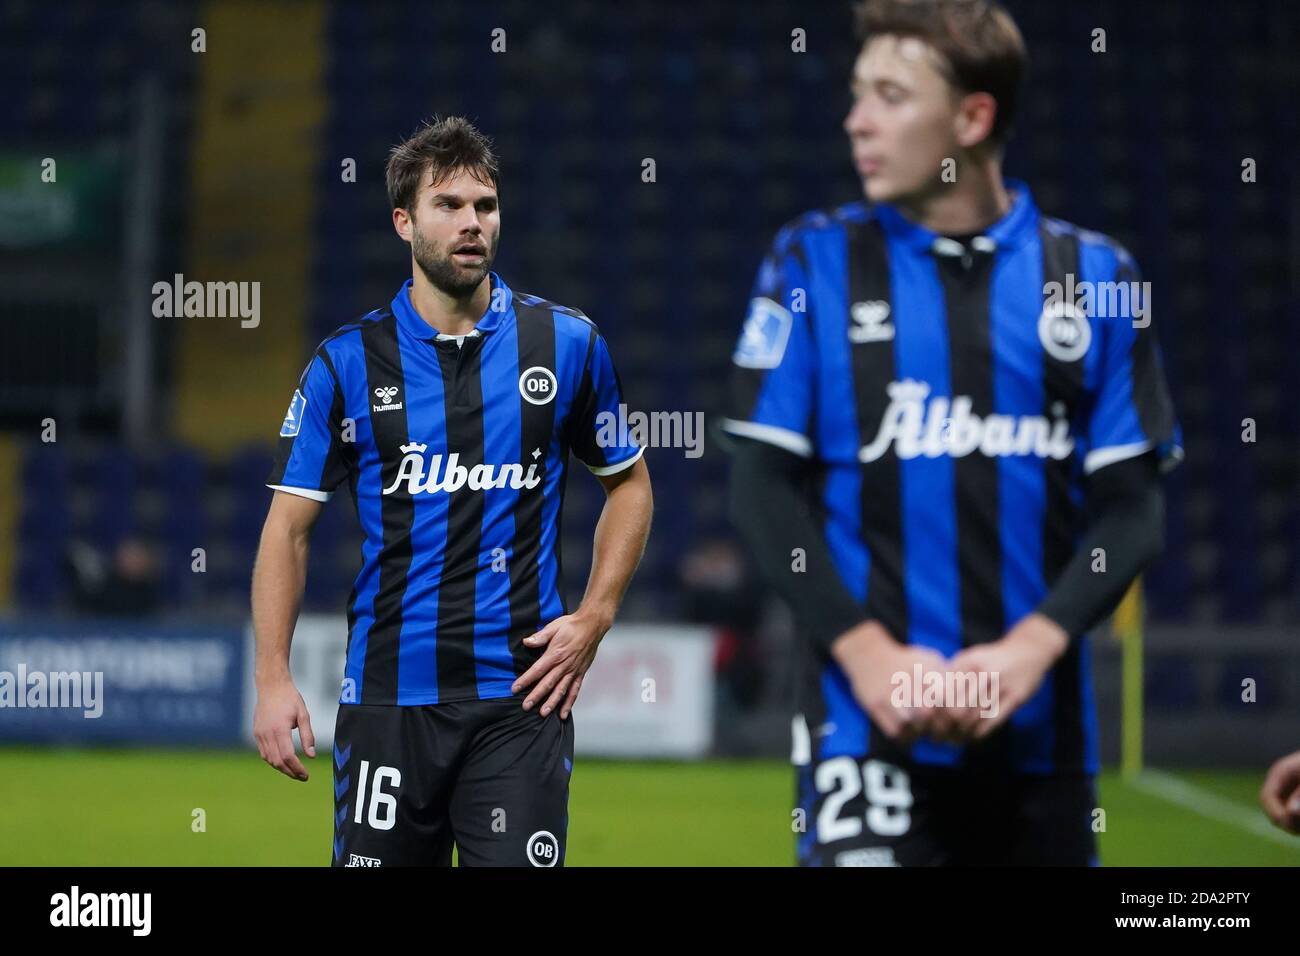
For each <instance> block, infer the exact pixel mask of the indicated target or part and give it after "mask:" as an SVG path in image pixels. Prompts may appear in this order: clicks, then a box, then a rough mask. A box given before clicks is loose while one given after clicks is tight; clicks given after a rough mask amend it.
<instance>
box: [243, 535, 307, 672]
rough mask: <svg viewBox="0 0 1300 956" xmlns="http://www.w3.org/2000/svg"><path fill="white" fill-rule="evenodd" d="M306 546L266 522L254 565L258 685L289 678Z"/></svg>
mask: <svg viewBox="0 0 1300 956" xmlns="http://www.w3.org/2000/svg"><path fill="white" fill-rule="evenodd" d="M307 553H308V544H307V536H306V535H305V534H295V533H293V532H292V531H289V530H287V529H284V528H280V527H277V526H275V525H273V524H271V523H270V522H268V524H267V526H266V528H264V529H263V531H262V540H261V543H260V544H259V546H258V549H257V561H256V563H255V564H254V566H253V593H252V601H253V636H254V641H255V643H256V651H255V657H254V665H253V675H254V680H255V681H256V683H257V684H258V685H259V686H261V685H262V684H264V683H267V682H273V681H278V680H284V679H287V678H289V676H290V672H289V646H290V642H291V641H292V640H293V629H294V625H295V624H296V623H297V620H298V611H299V609H300V608H301V607H302V595H303V589H304V588H305V587H306V583H307Z"/></svg>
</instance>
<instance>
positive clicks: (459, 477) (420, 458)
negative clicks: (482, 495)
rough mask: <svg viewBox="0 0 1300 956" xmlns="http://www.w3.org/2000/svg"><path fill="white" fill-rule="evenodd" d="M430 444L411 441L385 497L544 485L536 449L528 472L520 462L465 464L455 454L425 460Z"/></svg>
mask: <svg viewBox="0 0 1300 956" xmlns="http://www.w3.org/2000/svg"><path fill="white" fill-rule="evenodd" d="M428 450H429V446H428V445H423V444H421V443H420V442H409V443H408V444H405V445H403V446H402V453H403V454H402V462H401V464H400V465H399V466H398V468H397V477H395V478H394V479H393V481H392V484H390V485H389V486H388V487H387V488H385V489H384V494H386V495H390V494H392V493H393V492H395V491H398V490H399V489H403V488H404V489H405V490H406V492H407V493H408V494H412V495H418V494H432V493H435V492H439V491H446V492H452V491H459V490H460V489H461V488H468V489H470V490H471V491H486V490H487V489H489V488H513V489H515V490H516V491H519V490H523V489H528V488H536V487H537V486H538V485H539V484H541V482H542V472H543V470H544V469H543V465H544V464H545V462H544V461H543V458H542V450H541V449H540V448H534V449H533V451H532V459H533V461H532V463H531V464H529V465H528V467H527V469H525V468H524V466H523V465H521V464H519V463H518V462H511V463H509V464H501V465H489V464H478V465H469V466H466V465H462V464H461V462H460V453H459V452H452V453H451V454H449V455H447V456H445V460H444V456H443V455H442V454H435V455H432V456H431V457H429V458H428V459H427V460H426V458H425V452H427V451H428Z"/></svg>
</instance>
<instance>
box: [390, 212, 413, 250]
mask: <svg viewBox="0 0 1300 956" xmlns="http://www.w3.org/2000/svg"><path fill="white" fill-rule="evenodd" d="M393 228H394V229H395V230H397V234H398V235H399V236H401V237H402V239H403V240H404V241H406V242H410V241H411V232H412V231H413V230H414V228H415V220H413V219H412V218H411V214H410V213H409V212H407V211H406V210H405V209H402V208H401V207H400V206H399V207H398V208H397V209H394V210H393Z"/></svg>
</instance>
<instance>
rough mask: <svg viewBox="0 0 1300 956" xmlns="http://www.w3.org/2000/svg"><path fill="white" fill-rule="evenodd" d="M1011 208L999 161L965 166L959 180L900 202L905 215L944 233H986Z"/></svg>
mask: <svg viewBox="0 0 1300 956" xmlns="http://www.w3.org/2000/svg"><path fill="white" fill-rule="evenodd" d="M1010 208H1011V194H1010V193H1008V192H1007V188H1006V186H1005V185H1004V184H1003V182H1002V170H1001V168H1000V167H999V165H998V164H996V163H989V164H986V165H983V166H977V167H975V168H973V169H964V170H962V171H961V174H959V175H958V177H957V182H955V183H943V184H942V185H941V187H940V188H939V189H937V190H935V191H934V192H932V193H930V194H928V195H926V196H923V197H920V198H918V199H916V200H914V201H912V202H900V203H898V209H899V211H900V212H902V213H903V215H904V216H906V217H907V218H908V219H910V220H911V221H912V222H915V223H916V224H917V225H919V226H923V227H925V228H926V229H929V230H930V231H931V232H934V233H938V234H939V235H941V236H966V235H972V234H974V233H979V232H983V231H984V230H985V229H987V228H988V227H989V226H991V225H993V223H995V222H997V221H998V220H999V219H1001V218H1002V217H1003V216H1005V215H1006V214H1007V211H1008V210H1009V209H1010Z"/></svg>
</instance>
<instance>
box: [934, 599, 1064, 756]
mask: <svg viewBox="0 0 1300 956" xmlns="http://www.w3.org/2000/svg"><path fill="white" fill-rule="evenodd" d="M1069 643H1070V636H1069V635H1068V634H1067V633H1066V632H1065V630H1064V629H1062V628H1061V626H1060V625H1058V624H1057V623H1056V622H1055V621H1053V620H1051V619H1050V618H1048V617H1046V616H1044V615H1042V614H1030V615H1029V616H1028V617H1025V618H1023V619H1022V620H1021V621H1020V623H1018V624H1017V625H1016V626H1015V627H1013V628H1012V629H1011V630H1010V631H1008V632H1007V633H1006V634H1005V635H1003V636H1002V637H1001V638H1000V639H999V640H996V641H990V642H989V643H987V644H976V645H973V646H972V647H968V648H966V649H964V650H963V651H961V652H960V653H959V654H957V655H956V656H955V657H953V658H952V659H951V660H950V661H949V662H948V669H949V670H950V671H957V672H959V673H968V672H974V673H975V674H979V673H980V672H984V673H988V674H990V675H997V685H996V686H997V699H996V701H995V702H994V706H993V707H990V708H987V709H986V710H982V709H981V708H980V707H977V706H976V707H965V708H961V709H960V710H957V711H956V712H955V713H954V714H952V715H951V717H950V721H949V725H948V734H947V735H946V739H947V740H951V741H962V740H982V739H983V738H985V737H987V736H988V735H989V734H991V733H993V731H995V730H997V729H998V728H999V727H1000V726H1002V724H1003V723H1004V722H1005V721H1006V720H1007V718H1009V717H1010V716H1011V715H1012V714H1013V713H1015V711H1016V708H1018V707H1019V706H1020V705H1021V704H1023V703H1024V702H1025V701H1027V700H1028V699H1029V698H1030V697H1032V696H1033V694H1034V691H1036V690H1038V685H1039V684H1041V683H1042V682H1043V677H1044V676H1045V675H1046V674H1047V672H1048V671H1049V670H1050V669H1051V667H1052V665H1053V664H1055V663H1056V661H1057V660H1058V659H1059V658H1060V656H1061V655H1062V654H1064V653H1065V649H1066V648H1067V647H1068V646H1069ZM988 711H992V712H991V713H989V712H988Z"/></svg>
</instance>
